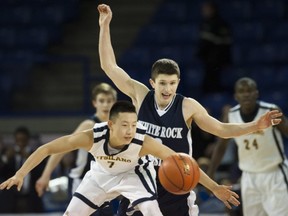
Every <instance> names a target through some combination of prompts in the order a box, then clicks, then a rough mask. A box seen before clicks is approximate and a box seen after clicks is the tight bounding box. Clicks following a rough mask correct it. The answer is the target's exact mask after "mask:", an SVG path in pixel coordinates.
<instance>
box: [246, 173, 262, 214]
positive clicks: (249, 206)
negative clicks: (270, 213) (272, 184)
mask: <svg viewBox="0 0 288 216" xmlns="http://www.w3.org/2000/svg"><path fill="white" fill-rule="evenodd" d="M257 175H259V174H255V173H247V172H243V173H242V177H241V197H242V207H243V215H244V216H250V215H259V216H260V215H261V216H262V215H264V216H265V215H267V214H266V212H265V210H264V208H263V204H262V194H261V189H260V188H261V186H260V185H259V184H262V183H261V182H260V181H257V179H256V178H257V177H259V176H257ZM262 181H263V179H262Z"/></svg>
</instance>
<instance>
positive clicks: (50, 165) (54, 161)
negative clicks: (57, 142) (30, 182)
mask: <svg viewBox="0 0 288 216" xmlns="http://www.w3.org/2000/svg"><path fill="white" fill-rule="evenodd" d="M94 124H95V123H94V121H92V120H88V119H87V120H84V121H82V122H81V123H80V125H79V126H78V127H77V128H76V130H75V131H74V132H73V133H77V132H80V131H84V130H88V129H91V128H93V126H94ZM65 154H66V153H60V154H54V155H51V156H50V157H49V160H48V162H47V164H46V166H45V169H44V171H43V172H42V175H41V176H40V178H39V179H38V180H37V182H36V184H35V190H36V192H37V194H38V196H42V195H43V194H44V192H45V190H46V189H47V187H48V184H49V181H50V178H51V174H52V172H53V170H54V169H55V168H56V167H57V165H58V164H59V163H60V161H61V160H62V158H63V157H64V155H65Z"/></svg>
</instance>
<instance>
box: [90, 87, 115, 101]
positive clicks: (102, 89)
mask: <svg viewBox="0 0 288 216" xmlns="http://www.w3.org/2000/svg"><path fill="white" fill-rule="evenodd" d="M101 93H103V94H107V95H112V97H113V99H114V100H115V101H116V100H117V91H116V90H115V89H114V88H113V87H112V86H111V85H109V84H108V83H100V84H98V85H96V86H95V87H94V88H93V89H92V93H91V99H92V100H95V99H96V98H97V96H98V95H99V94H101Z"/></svg>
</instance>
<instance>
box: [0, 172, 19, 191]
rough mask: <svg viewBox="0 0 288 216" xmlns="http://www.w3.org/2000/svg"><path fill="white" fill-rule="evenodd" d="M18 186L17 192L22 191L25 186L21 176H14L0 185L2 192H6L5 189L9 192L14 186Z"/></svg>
mask: <svg viewBox="0 0 288 216" xmlns="http://www.w3.org/2000/svg"><path fill="white" fill-rule="evenodd" d="M14 185H15V186H17V190H18V191H20V189H21V187H22V185H23V177H20V176H19V175H14V176H13V177H11V178H9V179H8V180H6V181H4V182H3V183H2V184H1V185H0V190H4V189H5V188H6V189H7V190H9V189H10V188H11V187H12V186H14Z"/></svg>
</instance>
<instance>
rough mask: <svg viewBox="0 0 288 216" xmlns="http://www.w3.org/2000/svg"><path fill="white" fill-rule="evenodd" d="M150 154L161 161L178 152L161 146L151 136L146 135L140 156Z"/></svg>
mask: <svg viewBox="0 0 288 216" xmlns="http://www.w3.org/2000/svg"><path fill="white" fill-rule="evenodd" d="M148 154H151V155H153V156H155V157H157V158H160V159H161V160H164V159H165V158H167V157H168V156H170V155H172V154H176V152H175V151H173V150H172V149H170V148H169V147H167V146H165V145H163V144H161V143H160V142H158V141H157V140H155V139H154V138H152V137H151V136H149V135H145V138H144V142H143V145H142V149H141V151H140V153H139V156H140V157H142V156H145V155H148Z"/></svg>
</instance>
